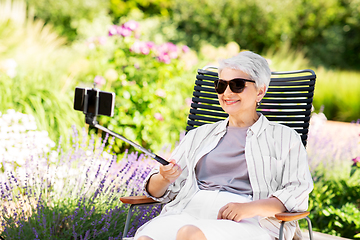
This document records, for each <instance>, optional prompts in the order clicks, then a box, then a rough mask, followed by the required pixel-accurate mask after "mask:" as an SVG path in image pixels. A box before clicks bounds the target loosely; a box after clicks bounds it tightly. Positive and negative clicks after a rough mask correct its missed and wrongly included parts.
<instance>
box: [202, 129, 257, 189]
mask: <svg viewBox="0 0 360 240" xmlns="http://www.w3.org/2000/svg"><path fill="white" fill-rule="evenodd" d="M247 130H248V127H246V128H239V127H230V126H228V127H227V131H226V134H225V135H224V137H223V138H222V139H221V140H220V142H219V143H218V145H217V146H216V147H215V148H214V149H213V150H212V151H210V152H209V153H208V154H206V155H204V156H203V157H202V158H201V159H200V160H199V162H198V163H197V165H196V168H195V173H196V178H197V181H198V185H199V188H200V189H202V190H223V191H228V192H232V193H237V194H248V195H252V188H251V185H250V180H249V174H248V169H247V164H246V159H245V142H246V132H247Z"/></svg>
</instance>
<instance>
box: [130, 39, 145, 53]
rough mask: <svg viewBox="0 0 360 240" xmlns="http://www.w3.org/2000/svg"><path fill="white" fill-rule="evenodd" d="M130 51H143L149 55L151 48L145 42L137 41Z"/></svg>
mask: <svg viewBox="0 0 360 240" xmlns="http://www.w3.org/2000/svg"><path fill="white" fill-rule="evenodd" d="M130 51H132V52H134V53H142V54H144V55H148V54H149V53H150V48H149V47H148V45H147V44H146V43H145V42H141V41H136V42H135V43H134V44H133V45H132V46H131V47H130Z"/></svg>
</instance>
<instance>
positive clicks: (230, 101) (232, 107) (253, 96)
mask: <svg viewBox="0 0 360 240" xmlns="http://www.w3.org/2000/svg"><path fill="white" fill-rule="evenodd" d="M219 78H220V79H222V80H225V81H230V80H232V79H234V78H243V79H249V80H252V79H251V78H250V77H249V75H248V74H247V73H244V72H242V71H240V70H234V69H230V68H224V69H223V70H222V71H221V73H220V75H219ZM264 94H265V87H262V88H259V89H257V88H256V85H255V83H253V82H245V88H244V90H243V91H242V92H241V93H234V92H232V91H231V89H230V87H229V85H228V86H227V88H226V90H225V92H224V93H222V94H218V98H219V102H220V105H221V107H222V108H223V109H224V111H225V112H227V113H228V114H229V115H230V116H239V115H238V114H244V113H247V112H248V113H249V114H253V113H255V112H256V103H257V102H259V101H261V99H262V97H263V96H264Z"/></svg>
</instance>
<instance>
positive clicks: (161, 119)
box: [154, 113, 164, 121]
mask: <svg viewBox="0 0 360 240" xmlns="http://www.w3.org/2000/svg"><path fill="white" fill-rule="evenodd" d="M154 117H155V119H157V120H159V121H164V117H163V116H162V115H161V113H155V114H154Z"/></svg>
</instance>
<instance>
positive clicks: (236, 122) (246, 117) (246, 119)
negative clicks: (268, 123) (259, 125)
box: [229, 111, 260, 127]
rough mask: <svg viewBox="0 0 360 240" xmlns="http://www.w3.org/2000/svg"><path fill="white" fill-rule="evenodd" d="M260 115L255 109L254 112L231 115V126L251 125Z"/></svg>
mask: <svg viewBox="0 0 360 240" xmlns="http://www.w3.org/2000/svg"><path fill="white" fill-rule="evenodd" d="M259 117H260V115H259V114H258V113H257V112H256V111H255V112H253V113H252V114H242V115H236V116H232V115H230V116H229V126H231V127H250V126H252V125H253V124H254V123H255V122H256V121H257V120H258V119H259Z"/></svg>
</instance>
